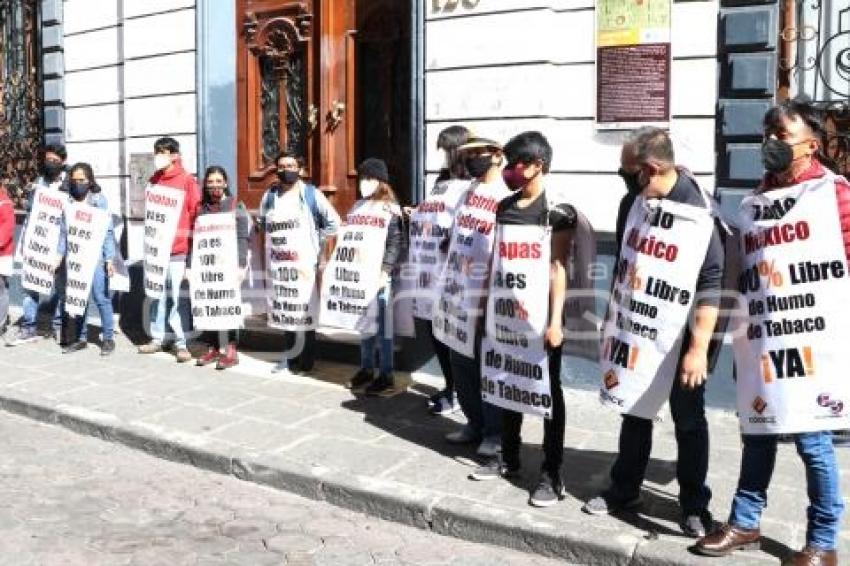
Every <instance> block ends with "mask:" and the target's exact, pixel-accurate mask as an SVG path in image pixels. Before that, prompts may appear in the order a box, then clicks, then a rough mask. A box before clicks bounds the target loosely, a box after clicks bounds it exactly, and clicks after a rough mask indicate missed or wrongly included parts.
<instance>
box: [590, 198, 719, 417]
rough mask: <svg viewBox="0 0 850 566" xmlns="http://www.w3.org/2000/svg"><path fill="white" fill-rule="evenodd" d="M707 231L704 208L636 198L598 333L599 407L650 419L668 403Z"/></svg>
mask: <svg viewBox="0 0 850 566" xmlns="http://www.w3.org/2000/svg"><path fill="white" fill-rule="evenodd" d="M713 230H714V218H713V217H712V216H711V212H710V210H709V209H707V208H700V207H697V206H692V205H688V204H683V203H678V202H672V201H668V200H666V199H650V200H647V199H645V198H643V197H638V198H637V199H635V202H634V204H633V205H632V208H631V210H630V211H629V215H628V218H627V220H626V226H625V231H624V236H623V243H622V245H621V250H620V257H619V258H618V260H617V264H616V265H615V268H614V285H613V290H612V292H611V300H610V302H609V306H608V317H607V319H606V320H605V325H604V327H603V342H602V353H601V356H600V361H599V366H600V371H601V372H602V376H603V383H602V386H601V387H600V389H599V396H600V400H601V401H602V403H603V404H604V405H607V406H609V407H612V408H614V409H616V410H617V411H619V412H621V413H626V414H629V415H633V416H636V417H641V418H644V419H654V418H655V417H656V415H657V413H658V410H659V409H660V408H661V406H662V405H663V404H664V402H665V401H666V400H667V399H668V398H669V397H670V390H671V388H672V386H673V379H675V378H676V376H675V373H676V367H677V365H678V362H679V357H680V354H681V351H680V350H681V343H682V336H683V334H684V330H685V326H686V324H687V322H688V314H689V313H690V311H691V308H692V307H693V304H694V294H695V291H696V283H697V277H698V275H699V271H700V268H701V266H702V264H703V261H704V260H705V254H706V250H707V249H708V244H709V241H710V239H711V235H712V232H713Z"/></svg>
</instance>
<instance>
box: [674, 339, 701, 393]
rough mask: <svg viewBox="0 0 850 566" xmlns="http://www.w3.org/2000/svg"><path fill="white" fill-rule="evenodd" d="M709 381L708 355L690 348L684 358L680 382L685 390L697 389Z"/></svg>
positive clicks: (680, 371)
mask: <svg viewBox="0 0 850 566" xmlns="http://www.w3.org/2000/svg"><path fill="white" fill-rule="evenodd" d="M707 379H708V353H707V352H706V351H705V350H702V349H698V348H689V349H688V352H687V353H686V354H685V356H684V357H683V358H682V365H681V369H680V370H679V380H680V381H681V383H682V386H683V387H684V388H685V389H696V388H697V387H699V386H700V385H702V384H703V383H705V381H706V380H707Z"/></svg>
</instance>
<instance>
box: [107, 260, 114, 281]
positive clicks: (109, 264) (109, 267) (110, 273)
mask: <svg viewBox="0 0 850 566" xmlns="http://www.w3.org/2000/svg"><path fill="white" fill-rule="evenodd" d="M113 275H115V266H114V265H112V262H111V261H107V262H106V276H107V277H112V276H113Z"/></svg>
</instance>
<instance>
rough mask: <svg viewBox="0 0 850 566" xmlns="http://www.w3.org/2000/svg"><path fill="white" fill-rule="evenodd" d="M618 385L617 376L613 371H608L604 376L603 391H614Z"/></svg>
mask: <svg viewBox="0 0 850 566" xmlns="http://www.w3.org/2000/svg"><path fill="white" fill-rule="evenodd" d="M618 385H620V380H619V379H617V374H616V373H614V370H612V369H609V370H608V373H606V374H605V389H608V390H610V389H614V388H615V387H617V386H618Z"/></svg>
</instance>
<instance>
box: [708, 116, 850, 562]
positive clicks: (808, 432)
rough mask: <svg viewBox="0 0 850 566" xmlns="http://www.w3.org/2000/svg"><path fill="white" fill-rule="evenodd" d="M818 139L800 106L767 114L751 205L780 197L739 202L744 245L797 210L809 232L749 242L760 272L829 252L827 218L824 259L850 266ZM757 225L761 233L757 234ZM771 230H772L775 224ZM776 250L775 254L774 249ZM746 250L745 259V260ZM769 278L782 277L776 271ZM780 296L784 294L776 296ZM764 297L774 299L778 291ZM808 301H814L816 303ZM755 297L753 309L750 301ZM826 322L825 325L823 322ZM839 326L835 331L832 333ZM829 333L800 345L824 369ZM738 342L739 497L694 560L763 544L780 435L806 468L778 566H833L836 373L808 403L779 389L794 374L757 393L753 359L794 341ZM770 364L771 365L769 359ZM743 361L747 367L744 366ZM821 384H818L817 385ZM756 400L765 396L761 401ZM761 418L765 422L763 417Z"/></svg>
mask: <svg viewBox="0 0 850 566" xmlns="http://www.w3.org/2000/svg"><path fill="white" fill-rule="evenodd" d="M824 134H825V130H824V127H823V122H822V120H821V117H820V115H819V113H818V112H817V111H816V110H815V109H814V108H812V106H811V105H809V104H807V103H805V102H800V101H796V100H790V101H785V102H783V103H781V104H779V105H777V106H775V107H773V108H772V109H770V110H769V111H768V112H767V114H766V115H765V118H764V139H765V141H764V144H763V145H762V160H763V163H764V166H765V169H766V170H767V173H766V174H765V177H764V179H763V181H762V184H761V186H760V187H759V188H758V189H757V191H756V195H765V196H768V195H770V194H771V193H772V192H773V191H782V190H784V192H778V193H774V194H775V195H776V196H774V197H773V198H772V199H770V200H768V199H767V198H762V199H759V198H758V197H754V198H753V199H745V200H744V203H743V204H742V208H741V214H740V216H739V222H742V224H743V226H744V228H743V229H750V232H749V233H748V234H747V236H750V235H751V234H753V233H758V232H753V231H752V229H751V227H752V226H758V227H759V228H762V229H763V227H764V226H770V225H771V224H769V223H768V222H769V221H773V220H776V222H782V221H783V220H782V219H784V218H790V216H788V215H789V214H791V212H792V211H794V210H795V208H796V207H797V206H800V207H801V209H800V210H802V211H806V212H798V216H796V218H801V216H800V215H801V214H803V215H805V214H811V215H812V216H811V217H810V218H811V222H805V221H803V220H800V221H799V222H798V224H802V225H804V226H807V227H808V226H809V225H811V228H807V231H806V237H805V241H802V240H803V239H802V238H801V240H800V241H798V242H796V246H795V245H794V244H795V242H794V241H793V240H785V239H783V240H781V241H769V240H767V239H765V241H764V242H762V241H760V240H753V239H752V238H751V239H750V240H749V242H750V243H749V244H748V245H747V246H744V248H743V249H744V250H745V254H747V257H749V258H752V257H755V258H756V260H759V259H761V258H763V259H761V262H764V263H766V264H767V265H770V266H773V265H774V263H772V262H773V261H775V260H773V259H772V258H773V257H782V258H786V259H787V261H788V262H789V263H790V264H791V265H789V269H790V267H792V266H793V263H792V262H793V261H794V260H795V258H799V257H809V254H811V257H812V258H813V259H814V258H818V257H823V249H822V248H823V246H826V245H827V241H828V239H830V238H836V237H839V235H838V234H835V233H834V232H832V230H833V228H832V227H833V226H835V224H836V222H835V218H834V217H833V218H829V217H828V216H827V215H828V214H830V213H835V212H836V211H837V216H838V222H837V224H838V227H839V228H840V237H841V239H842V242H841V243H840V244H838V242H835V241H834V240H833V241H832V242H831V243H829V249H830V251H828V252H827V253H832V251H831V250H832V248H837V250H843V251H844V256H845V259H847V261H848V262H850V184H848V182H847V180H846V179H845V178H844V177H840V176H836V175H834V174H833V173H832V171H829V170H827V168H826V167H825V166H824V162H827V163H828V161H826V160H827V158H826V156H825V155H824V154H823V150H822V148H823V147H824V144H823V140H824V139H825V135H824ZM831 189H834V191H835V198H836V204H837V207H836V208H833V207H832V206H829V204H831V203H829V201H830V199H831V195H830V194H829V193H830V192H831ZM820 195H823V196H822V197H821V196H820ZM768 198H769V197H768ZM821 198H822V200H823V203H821V200H814V201H812V200H809V201H808V202H810V203H811V204H804V203H807V199H821ZM765 203H772V204H771V205H769V206H770V208H769V209H768V208H763V207H765V206H766V205H765ZM777 205H778V206H777ZM807 207H808V208H807ZM810 209H817V210H810ZM803 217H805V216H803ZM756 220H758V221H759V222H760V223H759V224H756V223H755V221H756ZM788 222H790V220H788ZM772 225H773V226H779V224H776V223H774V224H772ZM785 225H786V226H787V225H788V224H785ZM809 230H810V232H809ZM833 234H834V235H833ZM824 237H826V239H825V238H824ZM810 241H811V243H809V242H810ZM779 246H783V247H781V248H779ZM748 248H749V251H746V250H747V249H748ZM838 253H840V252H838ZM818 254H820V255H818ZM830 257H834V256H830ZM780 263H781V262H780ZM839 263H840V262H839ZM846 265H847V264H845V269H846ZM778 269H782V267H780V268H778ZM777 273H780V272H779V271H777ZM833 276H834V278H835V279H838V278H839V277H838V276H837V275H835V274H833ZM842 277H845V279H844V281H841V282H840V284H841V285H844V286H845V288H846V281H847V279H846V276H845V275H844V274H843V273H842ZM786 281H787V280H786ZM811 281H816V283H815V284H818V283H819V282H821V280H820V279H817V280H810V281H809V283H811ZM801 283H806V281H799V280H798V281H793V280H792V283H791V284H801ZM821 285H822V283H821ZM768 286H769V285H768ZM779 287H780V288H782V285H781V284H780V285H779ZM745 289H746V295H745V296H746V298H747V299H748V300H749V301H751V304H752V303H756V304H760V302H759V300H758V297H764V296H766V294H765V293H766V292H765V291H764V290H763V289H764V288H763V287H762V286H761V285H755V286H752V285H747V286H746V288H745ZM805 289H806V288H803V289H799V290H797V292H803V291H804V290H805ZM807 289H813V287H811V286H809V287H808V288H807ZM818 289H823V287H819V288H818ZM781 290H782V291H784V288H782V289H781ZM743 291H744V288H743V286H742V292H743ZM771 292H772V293H777V294H779V291H778V290H772V291H771ZM785 293H787V291H785ZM812 296H813V297H814V294H812ZM753 297H756V299H755V300H753V299H752V298H753ZM817 300H818V305H819V308H820V309H824V312H829V311H830V309H835V308H840V307H839V305H841V303H842V300H843V299H842V294H840V293H838V294H836V291H835V290H834V289H833V290H831V291H829V292H827V291H823V290H822V291H821V292H820V293H819V294H818V299H817ZM821 301H823V304H821ZM760 314H761V313H759V312H758V311H757V310H756V312H753V309H752V308H750V309H749V315H750V316H749V318H748V319H746V320H744V321H743V322H744V324H747V323H749V325H750V328H752V327H755V328H757V329H760V328H761V326H762V324H759V323H760V322H763V321H762V318H764V317H762V318H760V317H759V315H760ZM802 315H803V313H802V312H801V313H800V314H796V313H790V314H789V313H784V312H783V313H779V314H777V315H776V316H775V317H774V315H772V314H771V312H768V314H767V317H766V318H764V320H766V321H773V320H775V319H776V318H778V317H781V316H788V317H789V318H794V317H799V316H802ZM837 316H843V315H840V314H839V315H837ZM827 320H830V319H829V318H827ZM843 322H844V321H841V320H840V321H839V323H843ZM765 324H766V323H765ZM825 330H826V331H827V332H829V330H830V329H829V324H827V325H826V328H825ZM832 332H833V334H831V335H830V334H822V336H823V338H819V336H818V335H817V334H816V333H814V332H812V333H809V334H808V335H807V337H808V338H809V339H810V341H811V342H810V343H811V344H812V346H813V347H816V348H818V349H819V351H820V352H823V353H824V358H826V359H830V355H832V356H835V355H836V354H838V352H836V351H835V349H836V348H840V347H841V346H840V342H841V341H840V340H838V341H835V339H834V337H835V336H836V334H834V333H835V332H841V331H840V330H833V331H832ZM791 334H793V333H791ZM736 340H742V343H745V344H747V347H745V348H742V353H740V354H739V353H738V352H736V366H737V367H738V395H739V396H741V395H744V396H743V398H741V399H740V400H739V403H738V407H739V415H740V416H741V422H742V428H744V429H745V431H744V433H743V434H742V444H743V454H742V457H741V470H740V475H739V477H738V487H737V490H736V492H735V496H734V499H733V501H732V510H731V512H730V515H729V520H728V522H727V523H726V524H723V525H720V526H718V528H717V529H716V530H715V531H714V532H712V533H711V534H709V535H708V536H706V537H704V538H702V539H700V540H699V541H698V542H697V545H696V547H695V550H696V552H697V553H699V554H703V555H707V556H726V555H728V554H730V553H732V552H733V551H735V550H739V549H755V548H758V546H759V544H760V539H761V533H760V531H759V524H760V521H761V515H762V511H763V510H764V508H765V507H766V505H767V489H768V486H769V485H770V478H771V475H772V473H773V469H774V466H775V463H776V455H777V442H778V441H779V439H780V434H777V432H782V433H787V435H788V436H790V438H791V439H792V440H793V441H794V443H795V444H796V448H797V453H798V454H799V455H800V457H801V459H802V461H803V465H804V467H805V471H806V475H805V477H806V483H807V493H808V496H809V508H808V510H807V518H808V524H807V528H806V545H805V547H804V548H803V549H802V550H801V551H799V552H795V553H794V554H793V555H791V556H790V557H788V558H787V559H785V560H784V561H783V562H782V564H783V565H784V566H836V565H837V564H838V562H839V561H838V556H837V553H836V548H837V545H838V537H839V533H840V531H841V519H842V515H843V511H844V501H843V499H842V496H841V481H840V473H839V466H838V462H837V460H836V457H835V451H834V448H833V431H834V430H836V429H841V428H845V423H846V422H847V413H846V412H845V410H844V402H843V401H846V399H845V400H843V401H842V400H840V399H838V398H836V399H835V400H831V397H833V396H834V394H835V393H836V392H838V396H840V395H841V393H840V391H839V389H838V386H836V385H835V383H836V382H835V376H834V372H835V371H836V368H837V367H840V366H837V365H836V364H834V363H833V364H829V362H827V364H826V368H827V369H826V370H824V369H823V367H822V368H821V369H820V370H819V373H818V377H816V378H815V379H819V381H818V383H819V385H818V386H817V387H818V389H820V390H822V391H823V392H822V393H820V394H818V395H816V396H815V395H814V394H813V393H816V392H817V389H816V390H815V391H814V392H812V391H809V390H807V389H805V388H799V389H798V388H793V389H792V388H790V387H786V386H785V384H786V383H794V382H793V379H794V378H795V377H799V373H792V372H791V371H788V372H786V373H787V375H783V374H781V373H780V374H779V377H784V378H788V379H783V381H782V382H781V384H782V386H781V388H780V386H779V382H778V383H777V385H776V386H773V385H772V386H771V387H770V388H768V387H764V388H762V387H761V381H762V379H763V380H764V382H765V383H773V382H774V380H773V377H772V376H773V374H772V371H771V369H770V366H769V365H768V367H767V369H764V366H763V365H762V368H761V369H760V370H759V369H758V368H759V364H760V363H761V364H764V363H765V362H764V361H763V360H764V359H765V356H764V355H762V356H761V357H762V359H761V360H759V359H758V354H759V353H760V352H761V351H763V349H764V348H767V347H771V348H776V347H777V346H779V347H782V346H786V345H792V344H793V343H794V342H793V340H794V337H793V335H792V336H791V337H790V338H788V337H786V336H785V335H784V334H782V335H780V338H779V341H777V342H772V343H771V344H770V345H767V344H766V343H761V342H760V340H759V336H758V335H755V338H754V339H753V338H750V336H749V335H748V336H747V338H746V341H744V339H743V338H741V337H736ZM792 350H794V348H789V349H788V350H787V351H788V352H789V354H788V356H789V357H790V352H791V351H792ZM794 351H796V350H794ZM770 354H771V356H772V355H773V351H772V350H771V351H770ZM751 356H753V357H754V358H755V359H754V360H753V359H751ZM767 359H768V362H767V363H768V364H770V361H769V360H770V358H767ZM741 368H744V369H741ZM838 371H840V370H838ZM805 375H806V376H807V377H806V378H805V379H811V376H813V375H814V374H813V373H809V370H807V372H806V373H805ZM820 375H823V376H824V377H823V378H820V377H819V376H820ZM742 380H746V381H743V383H744V384H745V387H744V388H742ZM827 380H829V381H827ZM813 389H814V388H813ZM754 392H759V395H758V396H756V397H755V399H754V400H752V401H751V397H750V395H752V394H753V393H754ZM761 395H765V398H762V397H761ZM838 396H836V397H838ZM765 399H767V401H765ZM774 399H775V400H774ZM750 403H752V405H751V406H752V411H754V412H755V413H757V416H755V417H754V416H752V415H753V413H752V412H750V411H749V410H748V409H749V406H748V405H750ZM815 404H816V405H817V407H815ZM772 405H773V406H772ZM766 409H767V412H765V410H766ZM762 422H765V423H768V424H767V425H765V426H761V425H760V424H759V423H762ZM747 423H749V427H747ZM785 512H787V510H785Z"/></svg>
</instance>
